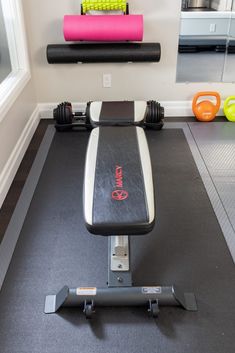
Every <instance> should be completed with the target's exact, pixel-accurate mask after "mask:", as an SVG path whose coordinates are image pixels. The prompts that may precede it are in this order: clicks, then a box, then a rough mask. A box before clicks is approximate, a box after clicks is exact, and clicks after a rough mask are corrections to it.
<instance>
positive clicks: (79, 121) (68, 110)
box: [53, 102, 91, 131]
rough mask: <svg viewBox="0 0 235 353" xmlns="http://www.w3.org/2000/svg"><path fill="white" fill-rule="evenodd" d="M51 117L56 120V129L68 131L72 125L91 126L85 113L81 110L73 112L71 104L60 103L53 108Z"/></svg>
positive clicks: (88, 127)
mask: <svg viewBox="0 0 235 353" xmlns="http://www.w3.org/2000/svg"><path fill="white" fill-rule="evenodd" d="M53 117H54V119H55V120H56V124H55V127H56V130H57V131H69V130H72V128H73V127H84V128H87V129H90V128H91V126H90V124H89V122H88V121H87V118H86V113H84V112H82V111H78V112H73V110H72V104H71V103H69V102H64V103H61V104H59V105H58V106H57V108H56V109H54V110H53Z"/></svg>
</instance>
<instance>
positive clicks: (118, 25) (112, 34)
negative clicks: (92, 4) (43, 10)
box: [64, 15, 143, 42]
mask: <svg viewBox="0 0 235 353" xmlns="http://www.w3.org/2000/svg"><path fill="white" fill-rule="evenodd" d="M64 38H65V40H66V41H83V40H84V41H99V42H100V41H101V42H107V41H109V42H115V41H127V40H129V41H140V42H141V41H142V40H143V15H125V16H124V15H95V16H90V15H86V16H76V15H75V16H74V15H71V16H69V15H68V16H64Z"/></svg>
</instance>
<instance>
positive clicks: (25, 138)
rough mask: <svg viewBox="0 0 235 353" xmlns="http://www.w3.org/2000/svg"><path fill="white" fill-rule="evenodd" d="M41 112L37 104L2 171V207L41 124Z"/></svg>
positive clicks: (0, 191)
mask: <svg viewBox="0 0 235 353" xmlns="http://www.w3.org/2000/svg"><path fill="white" fill-rule="evenodd" d="M39 121H40V114H39V110H38V106H36V108H35V110H34V111H33V113H32V115H31V116H30V118H29V120H28V122H27V124H26V126H25V128H24V130H23V131H22V134H21V136H20V138H19V140H18V141H17V143H16V145H15V147H14V149H13V151H12V153H11V155H10V157H9V159H8V161H7V163H6V164H5V166H4V168H3V170H2V172H1V173H0V208H1V207H2V204H3V202H4V200H5V197H6V195H7V193H8V191H9V189H10V186H11V183H12V181H13V179H14V177H15V175H16V172H17V170H18V168H19V166H20V163H21V161H22V159H23V157H24V154H25V152H26V150H27V148H28V146H29V143H30V141H31V139H32V137H33V134H34V132H35V130H36V128H37V126H38V124H39Z"/></svg>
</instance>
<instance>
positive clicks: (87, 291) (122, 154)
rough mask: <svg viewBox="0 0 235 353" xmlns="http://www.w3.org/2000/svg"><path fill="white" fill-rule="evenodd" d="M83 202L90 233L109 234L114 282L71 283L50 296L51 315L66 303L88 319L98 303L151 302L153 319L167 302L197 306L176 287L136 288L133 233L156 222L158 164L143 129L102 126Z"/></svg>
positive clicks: (91, 152) (94, 139) (92, 147)
mask: <svg viewBox="0 0 235 353" xmlns="http://www.w3.org/2000/svg"><path fill="white" fill-rule="evenodd" d="M83 206H84V218H85V223H86V227H87V229H88V230H89V232H90V233H93V234H97V235H103V236H108V237H109V238H108V239H109V240H108V243H109V245H108V246H109V256H108V267H109V268H108V285H107V287H106V288H96V287H76V288H72V289H71V288H68V287H67V286H65V287H63V288H62V289H61V290H60V292H59V293H57V294H56V295H49V296H47V297H46V302H45V310H44V311H45V313H55V312H56V311H57V310H58V309H60V308H61V307H63V306H66V307H67V306H79V307H81V308H82V309H83V312H84V314H85V316H86V318H91V317H92V316H93V314H94V313H95V308H96V306H146V308H147V309H148V312H149V313H150V315H151V316H152V317H156V316H157V315H158V313H159V306H161V305H163V306H168V305H169V306H181V307H182V308H184V309H186V310H190V311H196V310H197V305H196V300H195V296H194V294H193V293H183V292H181V290H180V289H179V288H178V287H176V286H168V287H162V286H160V285H159V284H156V286H148V285H144V286H142V287H134V286H132V274H131V265H130V238H129V236H132V235H142V236H143V235H144V234H148V233H149V232H151V231H152V229H153V227H154V223H155V201H154V187H153V178H152V168H151V161H150V155H149V149H148V144H147V140H146V137H145V132H144V130H143V128H141V127H137V126H125V127H123V126H100V127H96V128H95V129H93V130H92V132H91V135H90V139H89V144H88V148H87V155H86V164H85V175H84V200H83ZM89 285H90V284H89Z"/></svg>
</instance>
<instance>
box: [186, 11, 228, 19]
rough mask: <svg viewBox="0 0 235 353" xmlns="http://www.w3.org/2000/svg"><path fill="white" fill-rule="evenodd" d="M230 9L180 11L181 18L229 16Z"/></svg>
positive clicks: (223, 17) (224, 17) (226, 17)
mask: <svg viewBox="0 0 235 353" xmlns="http://www.w3.org/2000/svg"><path fill="white" fill-rule="evenodd" d="M231 15H232V12H231V11H181V18H182V19H198V18H200V19H202V18H203V19H207V18H222V19H229V18H231Z"/></svg>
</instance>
